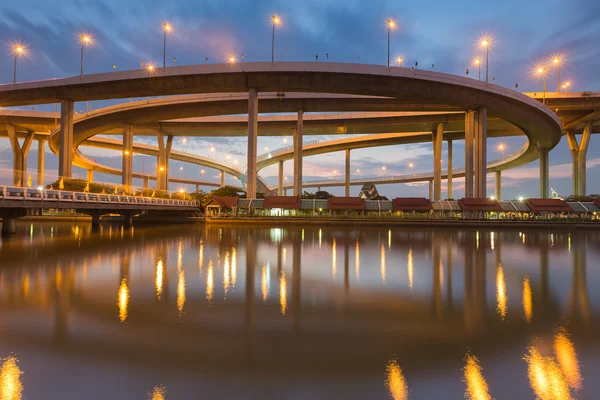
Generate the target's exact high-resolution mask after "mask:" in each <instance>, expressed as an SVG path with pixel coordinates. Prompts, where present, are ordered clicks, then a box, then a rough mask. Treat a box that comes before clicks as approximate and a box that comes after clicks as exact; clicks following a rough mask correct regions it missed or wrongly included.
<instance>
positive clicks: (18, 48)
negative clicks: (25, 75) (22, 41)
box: [13, 44, 25, 83]
mask: <svg viewBox="0 0 600 400" xmlns="http://www.w3.org/2000/svg"><path fill="white" fill-rule="evenodd" d="M24 52H25V48H24V47H23V46H21V45H19V44H16V45H14V46H13V53H15V67H14V70H13V72H14V73H13V83H17V57H19V56H20V55H21V54H23V53H24Z"/></svg>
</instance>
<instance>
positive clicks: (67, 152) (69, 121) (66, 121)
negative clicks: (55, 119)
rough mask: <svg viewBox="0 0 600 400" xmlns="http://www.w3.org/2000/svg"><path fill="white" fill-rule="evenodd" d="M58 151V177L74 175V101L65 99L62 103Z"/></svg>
mask: <svg viewBox="0 0 600 400" xmlns="http://www.w3.org/2000/svg"><path fill="white" fill-rule="evenodd" d="M58 141H59V147H60V149H59V151H58V177H59V179H60V178H71V176H72V175H73V100H71V99H63V100H61V103H60V132H59V138H58Z"/></svg>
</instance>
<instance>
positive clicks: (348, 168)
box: [345, 149, 350, 197]
mask: <svg viewBox="0 0 600 400" xmlns="http://www.w3.org/2000/svg"><path fill="white" fill-rule="evenodd" d="M345 187H346V197H350V149H346V182H345Z"/></svg>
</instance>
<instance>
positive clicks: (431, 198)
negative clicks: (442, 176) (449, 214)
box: [429, 180, 433, 201]
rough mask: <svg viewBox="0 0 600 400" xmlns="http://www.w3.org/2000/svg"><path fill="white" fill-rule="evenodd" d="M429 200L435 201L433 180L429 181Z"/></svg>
mask: <svg viewBox="0 0 600 400" xmlns="http://www.w3.org/2000/svg"><path fill="white" fill-rule="evenodd" d="M429 200H432V201H433V180H430V181H429Z"/></svg>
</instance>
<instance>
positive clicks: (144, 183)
mask: <svg viewBox="0 0 600 400" xmlns="http://www.w3.org/2000/svg"><path fill="white" fill-rule="evenodd" d="M142 187H143V189H144V190H147V189H148V188H149V187H150V177H148V176H144V177H143V178H142Z"/></svg>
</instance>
